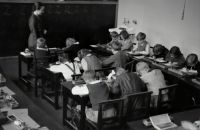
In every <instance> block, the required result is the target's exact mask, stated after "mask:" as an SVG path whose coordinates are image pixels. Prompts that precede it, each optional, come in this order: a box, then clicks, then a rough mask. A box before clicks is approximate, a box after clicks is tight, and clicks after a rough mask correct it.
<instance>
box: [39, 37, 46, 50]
mask: <svg viewBox="0 0 200 130" xmlns="http://www.w3.org/2000/svg"><path fill="white" fill-rule="evenodd" d="M37 47H38V48H47V45H46V39H44V38H43V37H40V38H38V39H37Z"/></svg>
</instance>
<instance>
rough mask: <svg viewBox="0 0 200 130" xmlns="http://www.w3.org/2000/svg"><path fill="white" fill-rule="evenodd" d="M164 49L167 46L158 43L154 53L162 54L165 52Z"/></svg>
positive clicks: (156, 54)
mask: <svg viewBox="0 0 200 130" xmlns="http://www.w3.org/2000/svg"><path fill="white" fill-rule="evenodd" d="M164 49H165V47H164V46H163V45H161V44H156V45H155V46H154V47H153V54H154V55H155V56H159V55H160V54H162V53H163V52H164Z"/></svg>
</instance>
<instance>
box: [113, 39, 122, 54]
mask: <svg viewBox="0 0 200 130" xmlns="http://www.w3.org/2000/svg"><path fill="white" fill-rule="evenodd" d="M121 46H122V44H121V43H120V42H119V41H113V42H112V43H111V47H112V52H113V53H115V52H118V51H120V50H121Z"/></svg>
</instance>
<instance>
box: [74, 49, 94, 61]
mask: <svg viewBox="0 0 200 130" xmlns="http://www.w3.org/2000/svg"><path fill="white" fill-rule="evenodd" d="M91 52H92V51H91V50H89V49H81V50H79V51H78V53H77V55H78V57H79V58H80V60H81V59H82V58H84V57H85V56H86V55H87V54H90V53H91Z"/></svg>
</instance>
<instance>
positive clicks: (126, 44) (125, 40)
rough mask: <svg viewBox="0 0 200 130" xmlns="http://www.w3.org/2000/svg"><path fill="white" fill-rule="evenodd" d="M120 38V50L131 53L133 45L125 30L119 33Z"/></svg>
mask: <svg viewBox="0 0 200 130" xmlns="http://www.w3.org/2000/svg"><path fill="white" fill-rule="evenodd" d="M120 37H121V40H120V42H121V44H122V47H121V50H126V51H131V50H132V49H133V43H132V40H131V38H130V35H129V34H128V32H127V31H126V30H122V31H121V32H120Z"/></svg>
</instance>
